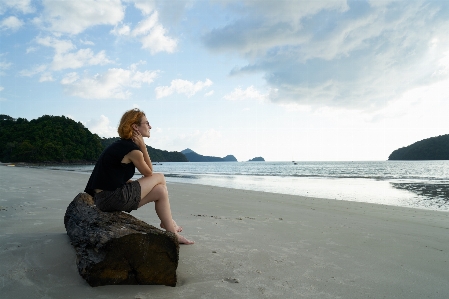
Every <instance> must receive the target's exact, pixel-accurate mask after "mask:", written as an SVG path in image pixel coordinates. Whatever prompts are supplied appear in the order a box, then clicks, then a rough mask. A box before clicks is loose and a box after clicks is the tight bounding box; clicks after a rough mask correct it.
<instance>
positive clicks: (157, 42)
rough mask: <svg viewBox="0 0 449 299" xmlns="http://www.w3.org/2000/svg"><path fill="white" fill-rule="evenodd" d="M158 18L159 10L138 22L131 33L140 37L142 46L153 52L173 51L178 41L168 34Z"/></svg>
mask: <svg viewBox="0 0 449 299" xmlns="http://www.w3.org/2000/svg"><path fill="white" fill-rule="evenodd" d="M158 19H159V14H158V12H157V11H155V12H153V13H152V14H151V15H150V16H149V17H148V18H146V19H145V20H143V21H141V22H139V24H137V26H136V28H134V29H133V30H132V32H131V35H132V36H134V37H138V38H139V39H140V41H141V43H142V48H143V49H147V50H149V51H150V52H151V54H156V53H158V52H168V53H173V52H174V51H175V50H176V47H177V44H178V42H177V41H176V40H175V39H173V38H171V37H168V36H167V35H166V33H167V30H166V29H165V28H164V27H163V26H162V25H161V24H160V23H159V21H158ZM125 32H126V31H125Z"/></svg>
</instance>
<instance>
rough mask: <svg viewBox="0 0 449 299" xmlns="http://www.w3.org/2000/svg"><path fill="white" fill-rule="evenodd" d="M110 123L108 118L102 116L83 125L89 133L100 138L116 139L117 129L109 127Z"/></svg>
mask: <svg viewBox="0 0 449 299" xmlns="http://www.w3.org/2000/svg"><path fill="white" fill-rule="evenodd" d="M110 123H111V122H110V121H109V118H108V117H106V116H104V115H103V114H102V115H100V118H99V119H91V120H89V121H87V122H86V123H85V124H84V125H85V126H86V127H87V128H88V129H89V131H91V132H92V133H95V134H97V135H98V136H100V137H103V138H110V137H118V133H117V128H115V127H113V126H111V125H110Z"/></svg>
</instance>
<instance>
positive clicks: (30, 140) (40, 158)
mask: <svg viewBox="0 0 449 299" xmlns="http://www.w3.org/2000/svg"><path fill="white" fill-rule="evenodd" d="M101 151H102V146H101V143H100V137H98V135H96V134H92V133H91V132H90V131H89V130H88V129H87V128H85V127H84V126H83V124H82V123H80V122H76V121H74V120H72V119H70V118H67V117H65V116H50V115H44V116H42V117H39V118H37V119H34V120H31V121H28V120H27V119H25V118H17V119H14V118H12V117H10V116H8V115H4V114H2V115H0V161H1V162H82V161H95V160H96V159H97V158H98V156H99V155H100V153H101Z"/></svg>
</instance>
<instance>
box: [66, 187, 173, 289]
mask: <svg viewBox="0 0 449 299" xmlns="http://www.w3.org/2000/svg"><path fill="white" fill-rule="evenodd" d="M64 225H65V228H66V231H67V234H68V235H69V238H70V240H71V243H72V245H73V246H74V248H75V250H76V256H77V261H76V263H77V266H78V272H79V274H80V275H81V276H82V277H83V278H84V279H85V280H86V281H87V282H88V283H89V285H90V286H92V287H94V286H101V285H110V284H145V285H148V284H157V285H167V286H175V285H176V269H177V267H178V260H179V244H178V240H177V238H176V236H175V234H173V233H171V232H165V231H162V230H160V229H158V228H156V227H154V226H152V225H149V224H147V223H145V222H143V221H141V220H138V219H136V218H135V217H133V216H131V215H130V214H128V213H125V212H102V211H100V210H99V209H98V208H97V207H96V206H95V205H94V202H93V199H92V197H91V196H90V195H89V194H87V193H80V194H78V196H76V197H75V199H74V200H73V201H72V202H71V203H70V205H69V206H68V207H67V211H66V213H65V216H64Z"/></svg>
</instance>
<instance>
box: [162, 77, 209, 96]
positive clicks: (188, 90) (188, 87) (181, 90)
mask: <svg viewBox="0 0 449 299" xmlns="http://www.w3.org/2000/svg"><path fill="white" fill-rule="evenodd" d="M212 84H213V83H212V81H211V80H210V79H206V81H204V82H202V81H198V82H196V83H193V82H190V81H187V80H182V79H175V80H172V81H171V84H170V86H159V87H156V89H155V91H156V98H158V99H160V98H163V97H167V96H169V95H171V94H173V93H175V92H176V93H178V94H185V95H186V96H187V97H191V96H193V95H194V94H196V93H197V92H199V91H201V90H202V89H204V88H206V87H208V86H211V85H212Z"/></svg>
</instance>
